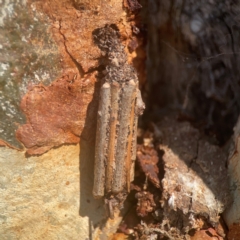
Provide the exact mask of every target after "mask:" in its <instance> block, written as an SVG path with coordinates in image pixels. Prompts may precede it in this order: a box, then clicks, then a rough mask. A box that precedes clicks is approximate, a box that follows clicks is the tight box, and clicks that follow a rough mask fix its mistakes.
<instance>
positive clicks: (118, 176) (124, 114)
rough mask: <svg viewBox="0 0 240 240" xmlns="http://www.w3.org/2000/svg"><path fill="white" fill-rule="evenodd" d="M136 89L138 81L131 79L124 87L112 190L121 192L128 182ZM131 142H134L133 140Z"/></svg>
mask: <svg viewBox="0 0 240 240" xmlns="http://www.w3.org/2000/svg"><path fill="white" fill-rule="evenodd" d="M135 89H136V83H135V82H134V81H133V80H131V81H129V83H128V84H125V86H124V87H123V92H122V98H121V111H120V116H119V122H120V126H119V132H118V139H117V150H116V169H115V174H114V178H113V184H112V192H113V193H119V192H121V191H122V190H123V188H124V184H125V182H126V163H125V161H124V160H125V157H126V150H127V144H128V143H127V139H128V134H129V122H130V118H131V114H130V113H131V107H129V106H131V101H132V98H133V94H134V91H135ZM129 144H132V143H131V142H130V143H129Z"/></svg>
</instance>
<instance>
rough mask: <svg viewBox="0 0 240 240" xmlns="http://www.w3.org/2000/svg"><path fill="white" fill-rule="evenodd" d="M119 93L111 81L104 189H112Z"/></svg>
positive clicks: (115, 84)
mask: <svg viewBox="0 0 240 240" xmlns="http://www.w3.org/2000/svg"><path fill="white" fill-rule="evenodd" d="M119 93H120V84H119V83H117V82H113V83H112V84H111V114H110V133H109V142H108V161H107V174H106V191H107V192H109V191H111V189H112V180H113V171H114V169H115V152H116V143H117V137H116V136H117V124H118V111H119V103H118V101H119Z"/></svg>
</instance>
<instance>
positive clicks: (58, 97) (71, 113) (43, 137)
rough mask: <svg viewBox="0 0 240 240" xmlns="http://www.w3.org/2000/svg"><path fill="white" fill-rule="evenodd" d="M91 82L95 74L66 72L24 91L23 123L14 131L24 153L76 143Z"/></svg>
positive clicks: (91, 90) (83, 118)
mask: <svg viewBox="0 0 240 240" xmlns="http://www.w3.org/2000/svg"><path fill="white" fill-rule="evenodd" d="M95 81H96V78H95V74H91V75H90V74H89V75H87V76H86V77H85V78H82V79H80V78H78V77H76V75H71V74H70V75H65V76H64V77H62V78H60V79H58V80H56V81H55V82H54V83H52V84H51V85H50V86H48V87H45V86H43V85H38V86H35V87H33V88H32V89H31V90H30V91H28V93H27V94H26V95H25V96H24V97H23V99H22V102H21V109H22V111H23V112H24V113H25V115H26V116H27V123H26V124H24V125H23V126H21V127H20V128H19V129H18V130H17V132H16V135H17V138H18V140H20V141H21V142H22V143H23V144H24V145H25V147H26V148H27V153H28V154H42V153H44V152H45V151H47V150H49V149H50V148H52V147H56V146H59V145H61V144H63V143H78V142H79V140H80V138H79V137H80V134H81V132H82V130H83V127H84V122H85V116H86V112H87V106H88V103H89V102H90V101H91V99H92V97H93V91H94V84H95ZM93 121H94V119H93ZM88 124H91V123H88Z"/></svg>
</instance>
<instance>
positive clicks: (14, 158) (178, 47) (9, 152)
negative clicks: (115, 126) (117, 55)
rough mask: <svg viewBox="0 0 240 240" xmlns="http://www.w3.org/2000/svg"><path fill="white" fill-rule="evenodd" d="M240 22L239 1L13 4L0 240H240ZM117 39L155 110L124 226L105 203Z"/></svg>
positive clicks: (1, 102) (144, 125) (1, 88)
mask: <svg viewBox="0 0 240 240" xmlns="http://www.w3.org/2000/svg"><path fill="white" fill-rule="evenodd" d="M239 16H240V5H239V3H237V2H235V1H227V0H221V1H215V0H204V1H199V2H196V1H193V0H187V1H178V0H172V1H160V0H151V1H150V0H148V1H147V0H142V1H137V0H108V1H107V0H93V1H90V0H63V1H56V0H55V1H50V0H44V1H33V0H28V1H27V0H25V1H24V0H23V1H14V0H6V1H3V2H2V3H0V52H1V54H0V55H1V56H0V137H1V139H0V146H1V148H0V196H1V197H0V198H1V199H0V212H1V214H0V222H1V228H0V238H1V239H11V240H12V239H20V240H23V239H52V240H55V239H66V240H67V239H127V238H130V239H192V240H200V239H227V236H228V239H230V240H232V239H238V238H240V227H239V226H240V220H239V214H240V213H239V209H240V208H239V207H238V206H239V199H240V192H239V189H238V182H239V172H240V170H239V166H238V165H239V160H240V159H239V156H238V151H239V144H238V138H239V122H238V124H237V125H236V128H235V131H234V134H233V127H234V125H235V124H236V122H237V119H238V116H239V109H240V97H239V94H240V86H239V40H240V35H239V30H240V29H239V26H240V25H239ZM106 25H111V27H113V28H114V29H117V31H118V32H119V35H120V42H121V44H122V46H124V50H125V52H126V54H127V63H126V66H128V64H129V65H133V66H134V68H135V69H136V71H137V74H138V80H139V85H140V86H139V87H140V89H141V91H142V94H143V96H144V101H145V103H146V106H147V108H146V111H145V114H144V116H143V117H142V119H140V121H139V132H138V143H139V144H138V147H137V162H136V163H137V164H136V168H135V179H134V181H133V183H132V184H131V187H130V188H131V192H130V194H129V196H128V198H127V200H126V202H125V205H124V208H123V209H121V210H119V211H118V212H117V213H116V214H115V218H114V219H109V218H108V216H107V214H106V211H105V208H104V202H103V200H96V199H94V198H93V195H92V189H93V178H94V176H93V175H94V170H93V166H94V151H95V150H94V149H95V136H96V120H97V110H98V103H99V93H100V87H101V85H102V84H103V83H102V79H103V76H104V72H105V68H107V66H104V56H105V53H104V51H101V49H100V48H99V47H98V46H97V45H96V44H95V41H94V33H95V32H96V31H98V29H100V28H103V27H105V26H106ZM145 71H146V73H145ZM232 135H233V137H232ZM229 146H230V147H229ZM227 159H228V161H227ZM226 166H228V168H227V167H226ZM129 171H130V170H129ZM225 209H227V210H226V211H225V212H224V210H225ZM223 212H224V213H223ZM222 213H223V214H222ZM221 214H222V215H221ZM117 231H118V233H116V232H117Z"/></svg>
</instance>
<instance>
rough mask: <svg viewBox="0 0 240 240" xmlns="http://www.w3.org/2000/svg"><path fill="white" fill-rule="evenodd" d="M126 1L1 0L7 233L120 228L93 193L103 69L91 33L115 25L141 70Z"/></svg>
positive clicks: (44, 234) (71, 234)
mask: <svg viewBox="0 0 240 240" xmlns="http://www.w3.org/2000/svg"><path fill="white" fill-rule="evenodd" d="M126 4H127V3H126ZM127 6H128V5H126V6H125V7H124V4H123V2H122V1H103V0H101V1H100V0H99V1H98V0H96V1H70V0H65V1H31V0H29V1H10V0H9V1H4V2H3V3H1V16H0V24H1V28H0V32H1V37H0V51H1V57H0V91H1V92H0V93H1V94H0V98H1V104H0V121H1V124H0V133H1V140H0V144H1V145H2V146H5V147H2V148H1V152H0V159H1V163H0V165H1V167H0V168H1V177H0V186H1V187H0V191H1V206H0V207H1V209H2V210H1V222H2V225H1V230H0V238H1V239H28V238H29V237H30V238H31V239H58V238H61V239H107V238H108V237H110V236H111V235H112V234H113V233H114V232H116V230H117V226H118V224H119V223H120V221H121V219H122V217H121V215H119V216H118V214H116V217H115V219H114V220H111V221H107V216H106V213H105V209H104V207H103V202H102V201H98V200H95V199H94V198H93V196H92V189H93V174H94V172H93V165H94V148H95V146H94V143H95V134H96V116H97V107H98V98H99V89H100V85H101V81H100V80H101V78H102V73H101V72H102V70H104V67H103V66H102V61H101V58H102V52H101V50H100V49H99V47H98V46H97V45H96V44H95V43H94V41H93V32H94V31H95V30H96V29H98V28H103V27H104V26H105V25H106V24H112V25H114V26H115V27H116V28H117V29H119V32H120V41H121V43H122V44H123V48H124V51H125V52H126V53H127V61H128V62H129V63H133V64H134V65H135V66H137V67H139V66H140V65H141V64H142V62H139V61H135V60H134V59H135V58H136V56H137V54H139V53H137V51H136V50H137V48H138V46H140V45H141V42H140V41H139V40H138V39H137V38H136V37H134V36H133V35H134V33H133V29H135V28H136V27H135V20H134V16H132V17H131V13H130V12H128V10H127V8H126V7H127ZM136 29H138V28H136ZM140 53H141V56H140V57H142V58H144V57H145V55H144V52H143V51H140ZM142 71H143V72H144V69H143V68H142ZM79 141H80V145H79V144H77V145H75V146H69V145H68V144H72V143H74V144H76V143H79ZM64 144H65V145H66V144H67V146H62V145H64ZM60 146H61V147H60ZM53 147H55V148H56V147H58V148H56V149H52V150H51V148H53ZM11 148H17V149H21V150H22V151H21V152H18V151H17V150H14V149H11ZM46 152H47V153H46ZM30 155H37V156H36V157H30ZM126 209H128V207H127V208H126ZM124 211H126V210H123V213H124Z"/></svg>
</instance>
